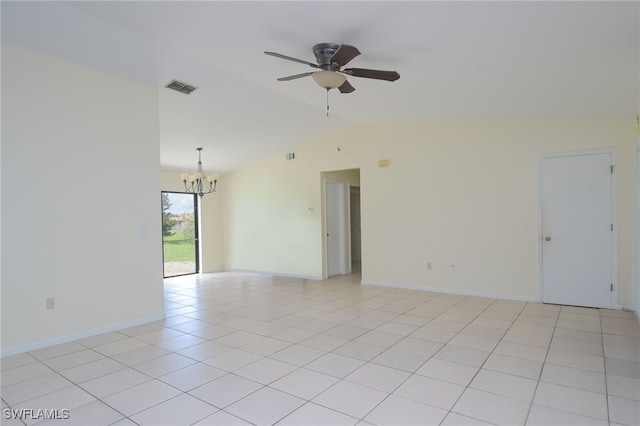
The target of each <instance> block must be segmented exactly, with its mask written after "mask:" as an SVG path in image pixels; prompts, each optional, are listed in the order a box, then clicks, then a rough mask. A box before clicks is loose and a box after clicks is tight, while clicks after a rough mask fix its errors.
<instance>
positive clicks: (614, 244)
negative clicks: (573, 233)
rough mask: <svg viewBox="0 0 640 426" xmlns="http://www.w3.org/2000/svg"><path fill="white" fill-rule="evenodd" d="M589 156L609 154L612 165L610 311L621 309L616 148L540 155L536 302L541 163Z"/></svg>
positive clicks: (540, 269) (540, 238)
mask: <svg viewBox="0 0 640 426" xmlns="http://www.w3.org/2000/svg"><path fill="white" fill-rule="evenodd" d="M589 154H611V164H612V165H613V174H612V176H611V221H612V223H613V232H612V233H611V284H613V291H612V292H611V303H610V306H611V308H612V309H622V306H621V305H619V304H618V179H617V175H618V173H617V170H616V168H617V167H618V150H617V148H602V149H588V150H580V151H567V152H556V153H550V154H542V155H541V156H540V158H539V160H538V300H539V301H540V302H542V301H543V294H542V291H543V290H542V288H543V287H542V284H543V282H542V281H543V265H542V246H543V238H544V235H542V163H543V161H544V160H545V159H548V158H558V157H572V156H577V155H589Z"/></svg>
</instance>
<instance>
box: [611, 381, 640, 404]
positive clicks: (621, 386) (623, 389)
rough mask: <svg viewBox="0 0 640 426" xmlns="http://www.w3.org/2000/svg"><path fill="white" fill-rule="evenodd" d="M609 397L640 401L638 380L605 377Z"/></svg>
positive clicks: (639, 383) (639, 382)
mask: <svg viewBox="0 0 640 426" xmlns="http://www.w3.org/2000/svg"><path fill="white" fill-rule="evenodd" d="M607 390H608V391H609V395H611V396H617V397H620V398H626V399H634V400H636V401H640V379H636V378H634V377H621V376H612V375H607Z"/></svg>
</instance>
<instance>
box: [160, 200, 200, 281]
mask: <svg viewBox="0 0 640 426" xmlns="http://www.w3.org/2000/svg"><path fill="white" fill-rule="evenodd" d="M196 197H197V195H196V194H188V193H184V192H169V191H162V257H163V264H164V277H165V278H167V277H175V276H177V275H186V274H195V273H197V272H198V271H199V270H200V265H199V257H200V256H199V253H198V202H197V198H196Z"/></svg>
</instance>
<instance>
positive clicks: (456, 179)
mask: <svg viewBox="0 0 640 426" xmlns="http://www.w3.org/2000/svg"><path fill="white" fill-rule="evenodd" d="M634 132H635V129H634V123H633V120H631V119H629V120H620V121H616V120H609V121H607V120H581V121H580V120H566V121H565V120H544V121H534V120H531V121H524V120H523V121H456V122H436V121H434V122H424V123H388V124H362V125H354V126H351V127H348V128H345V129H343V130H341V131H338V132H336V133H334V134H331V135H328V136H327V137H325V138H321V139H318V140H316V141H313V142H311V143H308V144H302V145H299V146H298V147H297V148H296V160H294V161H285V159H284V154H283V155H278V156H274V157H271V158H268V159H265V160H264V161H261V162H259V163H257V164H254V165H251V166H249V167H245V168H243V169H240V170H238V171H236V172H234V173H232V174H230V175H228V176H227V179H226V186H225V197H224V210H225V216H224V232H225V265H226V267H227V268H231V269H243V270H259V271H269V272H273V273H282V274H294V275H300V276H310V277H319V276H321V275H322V220H321V212H322V206H321V178H320V176H321V175H320V174H321V172H323V171H329V170H341V169H352V168H359V169H360V182H361V203H362V274H363V275H362V278H363V282H365V283H371V284H389V285H400V286H406V287H416V288H424V289H441V290H443V291H450V292H463V293H468V294H486V295H495V296H503V297H511V298H517V299H525V300H538V299H539V261H538V257H539V245H538V244H539V238H540V236H539V232H540V230H539V225H538V223H539V165H540V156H541V155H543V154H548V153H553V152H564V151H574V150H588V149H595V148H607V147H616V148H617V150H618V167H617V182H618V206H617V210H618V221H617V222H618V265H617V272H618V284H619V290H618V301H619V303H620V304H622V305H626V306H631V304H632V287H631V270H632V237H631V235H632V214H633V213H632V212H633V205H632V197H631V196H630V195H631V194H632V191H633V176H634V172H633V153H634V143H635V133H634ZM337 146H340V147H341V150H340V151H338V150H337V149H336V148H337ZM383 159H386V160H389V167H387V168H378V166H377V163H378V160H383ZM309 207H312V208H313V211H310V210H309ZM428 262H430V263H431V264H432V269H431V270H427V267H426V265H427V263H428ZM451 264H455V265H456V266H457V272H450V271H449V265H451Z"/></svg>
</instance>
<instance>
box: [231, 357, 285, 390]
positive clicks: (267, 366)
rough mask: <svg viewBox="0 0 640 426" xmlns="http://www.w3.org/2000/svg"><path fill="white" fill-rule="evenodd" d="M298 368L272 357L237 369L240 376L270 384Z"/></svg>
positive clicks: (236, 372)
mask: <svg viewBox="0 0 640 426" xmlns="http://www.w3.org/2000/svg"><path fill="white" fill-rule="evenodd" d="M295 369H297V367H296V366H295V365H292V364H288V363H286V362H282V361H278V360H275V359H270V358H263V359H261V360H258V361H256V362H254V363H252V364H249V365H247V366H246V367H242V368H240V369H238V370H236V371H235V374H237V375H238V376H242V377H246V378H247V379H249V380H253V381H254V382H258V383H262V384H263V385H268V384H269V383H271V382H273V381H275V380H278V379H279V378H281V377H282V376H285V375H287V374H289V373H291V372H292V371H294V370H295Z"/></svg>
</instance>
